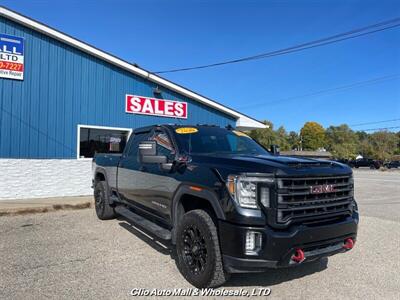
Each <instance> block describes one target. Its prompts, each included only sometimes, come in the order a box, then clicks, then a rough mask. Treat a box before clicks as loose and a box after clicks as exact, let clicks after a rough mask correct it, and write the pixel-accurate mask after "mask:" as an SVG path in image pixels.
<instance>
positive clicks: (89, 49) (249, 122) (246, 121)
mask: <svg viewBox="0 0 400 300" xmlns="http://www.w3.org/2000/svg"><path fill="white" fill-rule="evenodd" d="M0 15H1V16H3V17H5V18H7V19H10V20H12V21H14V22H17V23H19V24H22V25H23V26H26V27H29V28H31V29H33V30H35V31H38V32H40V33H42V34H45V35H47V36H50V37H52V38H54V39H56V40H59V41H61V42H63V43H65V44H68V45H70V46H72V47H74V48H77V49H79V50H81V51H83V52H86V53H88V54H90V55H93V56H95V57H98V58H100V59H102V60H104V61H107V62H108V63H111V64H113V65H116V66H118V67H120V68H122V69H125V70H127V71H129V72H131V73H133V74H135V75H138V76H141V77H143V78H146V79H148V80H150V81H152V82H154V83H157V84H159V85H161V86H164V87H166V88H168V89H171V90H173V91H175V92H178V93H180V94H183V95H185V96H187V97H189V98H192V99H194V100H196V101H198V102H200V103H202V104H204V105H207V106H209V107H212V108H214V109H216V110H219V111H221V112H223V113H225V114H227V115H230V116H232V117H234V118H236V126H237V127H238V128H239V129H246V130H249V129H257V128H266V127H267V126H266V125H265V124H263V123H262V122H260V121H257V120H255V119H253V118H251V117H249V116H246V115H244V114H242V113H239V112H237V111H236V110H233V109H231V108H229V107H226V106H225V105H222V104H220V103H218V102H216V101H214V100H211V99H209V98H207V97H204V96H202V95H200V94H198V93H195V92H193V91H191V90H189V89H187V88H184V87H182V86H180V85H178V84H176V83H173V82H172V81H169V80H167V79H165V78H163V77H160V76H158V75H156V74H154V73H151V72H149V71H147V70H144V69H142V68H140V67H138V66H137V65H134V64H132V63H129V62H127V61H124V60H123V59H121V58H118V57H116V56H114V55H112V54H109V53H107V52H105V51H102V50H100V49H98V48H96V47H94V46H91V45H89V44H87V43H85V42H83V41H80V40H78V39H76V38H73V37H72V36H69V35H68V34H65V33H62V32H60V31H58V30H56V29H54V28H51V27H49V26H48V25H45V24H43V23H41V22H38V21H36V20H33V19H31V18H29V17H26V16H24V15H22V14H20V13H17V12H15V11H13V10H10V9H8V8H6V7H4V6H1V5H0Z"/></svg>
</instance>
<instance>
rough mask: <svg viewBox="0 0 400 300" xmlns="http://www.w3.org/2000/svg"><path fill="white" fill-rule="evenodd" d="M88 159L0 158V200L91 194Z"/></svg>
mask: <svg viewBox="0 0 400 300" xmlns="http://www.w3.org/2000/svg"><path fill="white" fill-rule="evenodd" d="M91 164H92V161H91V160H90V159H84V160H77V159H0V170H1V174H0V191H1V193H0V200H6V199H26V198H46V197H64V196H83V195H91V194H93V190H92V189H91V184H92V182H91V181H92V168H91Z"/></svg>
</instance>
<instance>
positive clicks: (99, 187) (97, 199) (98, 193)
mask: <svg viewBox="0 0 400 300" xmlns="http://www.w3.org/2000/svg"><path fill="white" fill-rule="evenodd" d="M94 207H95V210H96V215H97V217H98V218H99V219H100V220H110V219H114V218H115V217H116V213H115V211H114V208H113V207H111V206H110V193H109V190H108V185H107V182H105V181H98V182H97V183H96V185H95V187H94Z"/></svg>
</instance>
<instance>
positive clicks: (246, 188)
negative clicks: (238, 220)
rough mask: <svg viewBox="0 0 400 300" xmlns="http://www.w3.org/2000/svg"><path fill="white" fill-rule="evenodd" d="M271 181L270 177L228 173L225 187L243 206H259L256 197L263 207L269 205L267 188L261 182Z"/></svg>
mask: <svg viewBox="0 0 400 300" xmlns="http://www.w3.org/2000/svg"><path fill="white" fill-rule="evenodd" d="M272 182H273V179H272V178H266V177H247V176H235V175H229V176H228V181H227V188H228V191H229V193H230V194H231V196H232V198H233V199H234V200H235V201H236V203H237V204H239V205H240V206H241V207H243V208H259V207H258V204H257V199H260V201H261V203H262V204H263V205H264V206H265V207H269V188H268V186H267V185H264V184H262V183H272ZM260 184H261V185H260ZM259 185H260V186H259Z"/></svg>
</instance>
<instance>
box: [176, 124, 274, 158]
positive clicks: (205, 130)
mask: <svg viewBox="0 0 400 300" xmlns="http://www.w3.org/2000/svg"><path fill="white" fill-rule="evenodd" d="M181 129H185V128H181ZM189 129H192V130H191V132H192V133H186V132H185V133H179V131H180V129H176V130H175V132H176V134H175V136H176V139H177V142H178V144H179V147H180V149H182V150H183V151H184V152H186V153H190V154H222V153H228V154H253V155H254V154H255V155H270V153H269V152H268V151H267V150H265V149H264V148H263V147H261V146H260V145H259V144H257V143H256V142H255V141H254V140H252V139H251V138H250V137H249V136H248V135H246V134H244V133H242V132H240V131H235V130H233V131H231V130H227V129H223V128H219V127H206V126H204V127H190V128H189ZM193 131H195V132H193Z"/></svg>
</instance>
